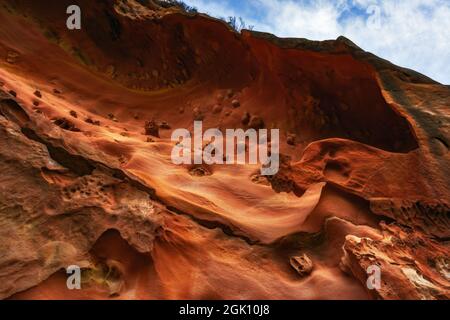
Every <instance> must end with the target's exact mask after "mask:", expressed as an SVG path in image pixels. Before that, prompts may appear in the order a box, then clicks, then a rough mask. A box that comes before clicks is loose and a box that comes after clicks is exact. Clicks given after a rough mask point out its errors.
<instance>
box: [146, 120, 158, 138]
mask: <svg viewBox="0 0 450 320" xmlns="http://www.w3.org/2000/svg"><path fill="white" fill-rule="evenodd" d="M145 135H147V136H153V137H156V138H159V126H158V124H157V123H156V121H155V120H151V121H147V122H145Z"/></svg>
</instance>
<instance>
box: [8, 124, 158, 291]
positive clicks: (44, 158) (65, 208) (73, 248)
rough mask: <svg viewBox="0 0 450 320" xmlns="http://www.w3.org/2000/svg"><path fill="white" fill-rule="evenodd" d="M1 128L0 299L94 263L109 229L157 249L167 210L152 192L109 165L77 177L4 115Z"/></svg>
mask: <svg viewBox="0 0 450 320" xmlns="http://www.w3.org/2000/svg"><path fill="white" fill-rule="evenodd" d="M0 134H1V139H0V169H1V172H2V175H1V178H0V188H1V192H0V251H1V252H2V255H1V257H0V266H1V272H0V282H1V283H2V285H1V286H0V298H6V297H9V296H10V295H12V294H14V293H16V292H19V291H21V290H24V289H28V288H30V287H32V286H35V285H37V284H39V283H40V282H42V281H43V280H45V279H46V278H47V277H49V276H50V275H52V274H53V273H55V272H56V271H58V270H60V269H61V268H67V267H68V266H70V265H82V266H85V267H89V265H90V256H89V251H90V249H91V247H92V246H93V244H94V243H95V241H96V240H97V239H98V238H99V237H100V236H101V235H102V234H103V233H104V232H105V231H107V230H109V229H116V230H119V232H120V234H121V235H122V237H123V238H124V239H126V240H127V241H128V242H129V243H130V244H132V245H133V246H134V247H135V248H136V249H137V250H139V251H141V252H150V251H151V250H152V248H153V241H154V239H155V236H156V235H157V234H158V230H159V229H160V228H161V223H162V220H161V217H160V214H161V211H162V210H163V209H162V208H161V206H160V205H158V204H157V203H155V202H154V201H152V200H151V199H150V196H149V195H148V194H147V193H145V192H142V191H139V190H138V189H136V188H135V187H133V186H132V185H131V184H130V183H129V182H127V181H125V180H123V179H117V178H115V177H114V176H113V173H112V171H111V170H108V169H107V168H101V167H99V168H96V169H94V170H93V171H92V172H91V173H90V174H86V175H83V176H79V175H77V174H76V173H75V172H72V171H70V170H69V169H67V168H65V167H63V166H61V165H60V164H58V163H57V162H56V161H55V160H54V159H52V158H51V156H50V154H49V152H48V151H47V148H46V146H45V145H43V144H40V143H38V142H36V141H34V140H30V139H29V138H28V137H27V136H25V135H24V134H23V133H22V132H21V128H20V127H19V126H18V125H17V124H16V123H14V122H11V121H8V120H7V119H6V118H4V117H3V116H0Z"/></svg>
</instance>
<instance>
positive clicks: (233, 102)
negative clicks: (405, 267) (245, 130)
mask: <svg viewBox="0 0 450 320" xmlns="http://www.w3.org/2000/svg"><path fill="white" fill-rule="evenodd" d="M231 105H232V106H233V108H239V107H240V106H241V103H240V102H239V100H237V99H234V100H233V101H231Z"/></svg>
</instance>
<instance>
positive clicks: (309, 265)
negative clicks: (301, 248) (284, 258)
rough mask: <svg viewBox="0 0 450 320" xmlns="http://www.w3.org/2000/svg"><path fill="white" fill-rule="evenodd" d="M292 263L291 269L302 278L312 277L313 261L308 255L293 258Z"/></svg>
mask: <svg viewBox="0 0 450 320" xmlns="http://www.w3.org/2000/svg"><path fill="white" fill-rule="evenodd" d="M290 263H291V267H292V268H294V269H295V271H297V272H298V274H299V275H300V276H302V277H305V276H308V275H310V274H311V272H312V270H313V268H314V265H313V262H312V260H311V259H310V258H309V257H308V256H307V255H306V254H303V255H301V256H295V257H291V259H290Z"/></svg>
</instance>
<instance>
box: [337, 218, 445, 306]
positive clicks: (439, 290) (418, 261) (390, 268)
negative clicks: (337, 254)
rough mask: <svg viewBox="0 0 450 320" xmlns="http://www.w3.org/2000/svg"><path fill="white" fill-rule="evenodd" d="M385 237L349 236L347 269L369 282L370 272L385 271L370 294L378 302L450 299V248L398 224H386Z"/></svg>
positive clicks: (345, 256) (345, 248) (384, 228)
mask: <svg viewBox="0 0 450 320" xmlns="http://www.w3.org/2000/svg"><path fill="white" fill-rule="evenodd" d="M382 229H383V238H382V239H380V240H373V239H370V238H358V237H355V236H351V235H349V236H347V239H346V241H345V244H344V252H345V255H344V257H343V260H342V264H343V267H344V269H346V270H348V271H349V272H350V273H351V274H352V275H354V276H355V277H357V278H359V279H360V280H361V281H362V282H365V281H366V279H367V273H366V270H367V268H369V267H370V266H373V265H376V266H379V267H380V270H381V273H380V275H381V285H380V287H379V288H375V290H372V291H370V293H371V295H372V296H373V297H374V298H377V299H425V300H429V299H449V298H450V272H449V271H450V268H449V267H450V260H449V255H448V252H449V245H448V244H447V243H439V242H436V241H434V240H433V239H431V238H429V237H427V236H425V235H424V234H422V233H421V232H417V231H414V230H412V229H409V228H405V227H400V226H398V225H395V224H392V225H389V226H387V225H384V224H383V225H382Z"/></svg>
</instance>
